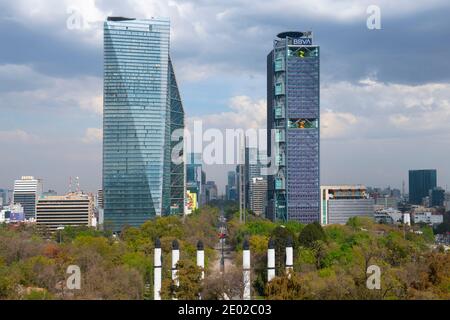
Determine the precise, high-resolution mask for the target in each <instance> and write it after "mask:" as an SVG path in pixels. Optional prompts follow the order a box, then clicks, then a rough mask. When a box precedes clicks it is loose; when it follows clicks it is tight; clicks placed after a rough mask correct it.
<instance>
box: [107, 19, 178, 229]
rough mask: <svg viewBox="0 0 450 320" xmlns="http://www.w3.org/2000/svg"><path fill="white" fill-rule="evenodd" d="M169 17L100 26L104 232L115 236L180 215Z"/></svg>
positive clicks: (113, 21)
mask: <svg viewBox="0 0 450 320" xmlns="http://www.w3.org/2000/svg"><path fill="white" fill-rule="evenodd" d="M169 46H170V22H169V20H168V19H160V18H152V19H148V20H137V19H133V18H122V17H108V19H107V21H105V23H104V112H103V196H104V219H105V222H104V223H105V227H106V228H110V229H113V230H114V231H119V230H120V229H121V228H122V227H123V226H124V225H131V226H139V225H141V224H142V223H143V222H145V221H146V220H148V219H150V218H152V217H155V216H159V215H165V214H170V213H174V212H175V213H176V212H179V213H182V212H183V210H184V196H185V183H184V180H185V169H184V168H185V167H184V162H183V161H181V162H173V161H171V153H172V150H175V149H174V147H176V146H177V145H178V146H181V147H180V148H178V149H177V150H178V152H176V153H175V155H177V156H182V153H183V148H182V137H181V138H180V139H179V140H176V141H172V140H173V139H171V135H172V132H173V131H174V130H175V129H183V128H184V110H183V106H182V103H181V99H180V94H179V91H178V86H177V82H176V79H175V73H174V71H173V66H172V62H171V59H170V50H169Z"/></svg>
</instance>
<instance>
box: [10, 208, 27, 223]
mask: <svg viewBox="0 0 450 320" xmlns="http://www.w3.org/2000/svg"><path fill="white" fill-rule="evenodd" d="M9 221H10V222H18V221H25V215H24V213H23V212H13V211H11V212H10V214H9Z"/></svg>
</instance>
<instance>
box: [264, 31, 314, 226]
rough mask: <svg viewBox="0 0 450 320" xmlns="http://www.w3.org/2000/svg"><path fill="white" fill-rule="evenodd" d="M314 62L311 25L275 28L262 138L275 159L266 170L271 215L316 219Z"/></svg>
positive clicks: (278, 217)
mask: <svg viewBox="0 0 450 320" xmlns="http://www.w3.org/2000/svg"><path fill="white" fill-rule="evenodd" d="M319 66H320V58H319V46H317V45H313V38H312V33H311V32H310V31H308V32H283V33H280V34H278V36H277V38H276V39H275V40H274V46H273V50H272V51H271V52H270V53H269V55H268V57H267V129H268V137H267V138H268V139H267V144H268V154H269V156H270V157H271V159H272V166H273V162H274V161H275V165H276V167H275V169H276V170H275V171H276V172H272V173H273V174H272V175H270V176H268V211H267V213H268V216H269V218H272V219H277V220H296V221H299V222H303V223H310V222H314V221H319V211H320V181H319V175H320V172H319V147H320V146H319V144H320V135H319V128H320V121H319V120H320V99H319V85H320V81H319ZM272 130H273V133H274V134H273V135H274V139H273V141H271V132H272Z"/></svg>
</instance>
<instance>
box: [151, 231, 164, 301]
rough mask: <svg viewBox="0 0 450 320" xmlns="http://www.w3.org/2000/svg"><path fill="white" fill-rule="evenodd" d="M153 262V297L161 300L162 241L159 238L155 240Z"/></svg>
mask: <svg viewBox="0 0 450 320" xmlns="http://www.w3.org/2000/svg"><path fill="white" fill-rule="evenodd" d="M153 255H154V262H153V299H155V300H161V268H162V263H161V242H160V241H159V238H157V239H156V241H155V250H154V253H153Z"/></svg>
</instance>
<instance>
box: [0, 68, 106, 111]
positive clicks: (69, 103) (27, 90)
mask: <svg viewBox="0 0 450 320" xmlns="http://www.w3.org/2000/svg"><path fill="white" fill-rule="evenodd" d="M0 81H1V83H5V85H4V86H3V88H2V89H3V90H1V89H0V108H1V109H3V110H7V109H21V108H27V109H28V110H33V109H34V110H35V111H38V110H39V111H40V112H42V111H43V110H44V109H45V108H50V109H51V112H65V111H67V108H69V107H78V108H80V110H85V111H86V112H88V113H92V114H101V113H102V110H103V102H102V99H103V98H102V90H103V89H102V79H101V78H97V77H90V76H81V77H74V78H59V77H51V76H48V75H44V74H41V73H39V72H37V71H35V70H34V69H33V68H31V67H29V66H25V65H0Z"/></svg>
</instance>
